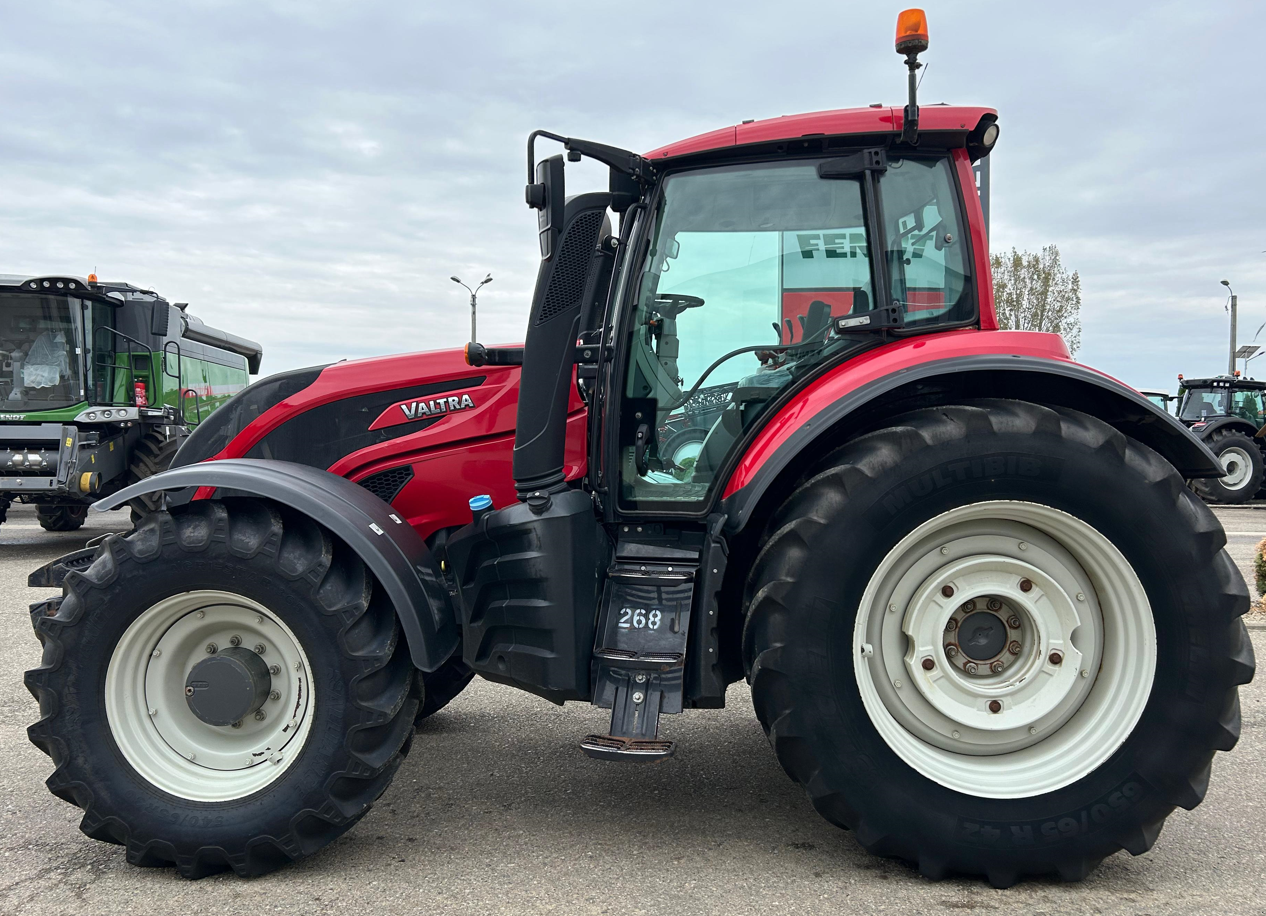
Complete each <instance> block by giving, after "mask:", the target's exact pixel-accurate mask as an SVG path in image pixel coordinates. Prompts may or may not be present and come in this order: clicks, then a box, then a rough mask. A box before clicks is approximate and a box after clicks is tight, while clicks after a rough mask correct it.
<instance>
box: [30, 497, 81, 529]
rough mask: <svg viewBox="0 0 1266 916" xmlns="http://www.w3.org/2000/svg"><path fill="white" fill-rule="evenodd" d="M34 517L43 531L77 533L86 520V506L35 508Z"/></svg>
mask: <svg viewBox="0 0 1266 916" xmlns="http://www.w3.org/2000/svg"><path fill="white" fill-rule="evenodd" d="M35 517H36V518H37V519H39V522H40V527H41V528H43V529H44V530H45V531H78V530H79V529H80V528H82V527H83V526H84V522H85V521H86V520H87V519H88V506H87V504H86V503H85V504H82V505H72V506H37V507H36V509H35Z"/></svg>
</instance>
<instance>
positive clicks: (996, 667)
mask: <svg viewBox="0 0 1266 916" xmlns="http://www.w3.org/2000/svg"><path fill="white" fill-rule="evenodd" d="M989 670H990V671H992V672H993V673H994V674H1001V673H1002V662H1000V661H997V662H994V663H993V664H992V665H990V666H989Z"/></svg>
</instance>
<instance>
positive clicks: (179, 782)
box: [105, 590, 315, 802]
mask: <svg viewBox="0 0 1266 916" xmlns="http://www.w3.org/2000/svg"><path fill="white" fill-rule="evenodd" d="M234 640H236V641H237V642H236V643H235V642H234ZM235 644H240V645H242V646H244V647H246V648H248V649H255V648H256V647H259V646H262V647H263V648H264V652H263V653H262V655H261V658H263V659H264V661H265V662H266V663H267V664H268V665H269V667H270V677H271V685H272V690H273V691H274V693H273V694H272V695H270V697H269V699H268V700H267V701H265V702H264V705H263V707H262V708H261V709H260V711H259V712H262V713H263V714H264V715H263V717H262V718H257V716H258V715H259V714H258V713H256V715H254V716H247V717H246V718H245V719H243V720H242V722H241V723H240V725H234V726H229V725H225V726H213V725H209V724H207V723H206V722H203V721H202V720H201V719H199V718H198V717H197V716H195V715H194V713H193V711H192V710H191V709H190V708H189V705H188V703H187V702H186V699H185V680H186V678H187V677H188V676H189V672H190V670H191V669H192V668H193V666H194V665H195V664H197V663H198V662H199V661H201V660H202V659H204V658H206V657H207V656H208V654H213V653H210V652H209V649H208V647H209V646H214V647H215V648H216V649H217V650H218V649H222V648H226V647H228V646H230V645H235ZM105 706H106V719H107V721H108V722H109V725H110V733H111V734H112V735H113V736H114V740H115V743H116V744H117V745H118V746H119V750H120V751H122V752H123V756H124V757H125V758H127V761H128V763H130V764H131V765H132V767H133V768H134V769H135V770H136V771H137V772H138V773H139V774H140V775H141V776H142V777H144V778H145V779H146V780H148V781H149V782H150V783H152V784H153V785H155V786H157V787H158V788H159V789H162V790H163V791H165V792H168V793H170V794H172V795H176V796H178V797H180V798H185V799H189V800H192V801H205V802H213V801H228V800H230V799H234V798H241V797H243V796H246V795H250V794H251V793H253V792H257V791H259V790H260V789H262V788H264V787H265V786H267V785H269V784H270V783H272V782H274V781H276V780H277V779H278V778H279V777H280V776H281V775H282V774H283V773H284V772H285V771H286V770H287V769H288V768H289V767H290V765H291V764H292V763H293V762H294V761H295V759H296V758H297V757H298V756H299V752H300V751H301V750H302V749H303V746H304V744H305V743H306V741H307V739H308V735H309V733H310V731H311V729H312V717H313V711H314V708H315V696H314V694H313V685H312V667H311V665H310V664H309V663H308V658H307V655H306V654H304V651H303V648H302V646H300V644H299V640H298V639H297V638H296V637H295V635H294V633H293V632H291V630H290V628H289V627H287V626H286V625H285V624H284V623H282V622H281V621H280V620H279V619H277V617H276V616H275V615H273V614H272V613H271V612H270V611H269V610H268V609H267V608H265V607H264V606H263V605H261V604H259V603H258V602H255V601H252V600H251V599H249V598H246V597H243V596H242V595H236V594H233V593H231V592H220V591H210V590H201V591H192V592H184V593H182V594H179V595H173V596H171V597H170V598H166V599H164V600H162V601H160V602H158V603H157V604H155V605H153V606H152V607H150V608H148V609H146V610H145V611H143V612H142V613H141V615H140V616H139V617H137V618H136V620H134V621H133V622H132V625H131V626H130V627H128V629H127V631H126V632H124V634H123V636H122V638H121V639H120V640H119V642H118V644H117V645H116V646H115V647H114V652H113V654H112V655H111V656H110V664H109V667H108V668H107V669H106V683H105Z"/></svg>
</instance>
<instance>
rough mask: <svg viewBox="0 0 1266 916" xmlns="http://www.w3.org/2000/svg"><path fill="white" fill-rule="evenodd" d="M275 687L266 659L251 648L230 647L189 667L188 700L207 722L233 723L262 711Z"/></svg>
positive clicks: (194, 712) (186, 696) (187, 681)
mask: <svg viewBox="0 0 1266 916" xmlns="http://www.w3.org/2000/svg"><path fill="white" fill-rule="evenodd" d="M272 689H273V679H272V676H271V675H270V674H269V673H268V665H267V664H266V663H265V662H264V660H263V659H262V658H260V657H259V656H258V655H256V654H255V653H254V652H252V651H251V650H250V649H243V648H241V647H238V646H231V647H229V648H227V649H225V650H223V651H221V652H219V653H218V654H216V655H212V656H210V657H209V658H204V659H203V660H202V661H200V662H198V663H197V664H196V665H194V666H193V668H191V669H190V671H189V677H188V678H187V679H186V680H185V702H186V703H188V704H189V709H190V711H191V712H192V713H193V714H194V715H195V716H197V717H198V718H199V719H201V720H202V721H203V722H205V723H207V724H208V725H232V724H233V723H234V722H240V721H241V720H242V719H245V718H246V717H247V716H249V715H250V714H251V713H253V712H256V711H257V710H259V709H260V707H262V706H263V705H264V703H265V701H267V699H268V694H269V693H271V692H272Z"/></svg>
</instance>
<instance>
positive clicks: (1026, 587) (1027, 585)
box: [1020, 579, 1033, 592]
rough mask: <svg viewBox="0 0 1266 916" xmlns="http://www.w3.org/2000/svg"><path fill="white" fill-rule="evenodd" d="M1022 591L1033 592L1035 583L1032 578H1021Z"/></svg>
mask: <svg viewBox="0 0 1266 916" xmlns="http://www.w3.org/2000/svg"><path fill="white" fill-rule="evenodd" d="M1020 591H1022V592H1031V591H1033V583H1032V582H1031V581H1030V580H1028V579H1021V580H1020Z"/></svg>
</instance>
